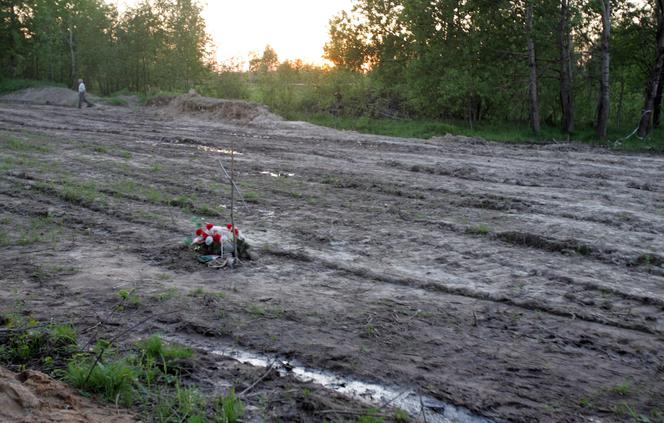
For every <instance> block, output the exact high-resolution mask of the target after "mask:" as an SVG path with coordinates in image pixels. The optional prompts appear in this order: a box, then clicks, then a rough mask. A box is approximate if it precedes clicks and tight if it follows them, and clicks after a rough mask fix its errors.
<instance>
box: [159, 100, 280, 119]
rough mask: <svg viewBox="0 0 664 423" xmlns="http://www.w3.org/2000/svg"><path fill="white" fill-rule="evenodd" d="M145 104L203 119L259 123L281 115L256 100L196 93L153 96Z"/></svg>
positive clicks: (163, 110)
mask: <svg viewBox="0 0 664 423" xmlns="http://www.w3.org/2000/svg"><path fill="white" fill-rule="evenodd" d="M146 105H147V106H150V107H155V108H159V109H161V111H162V112H163V113H165V114H168V115H173V116H181V115H183V114H184V115H188V116H192V117H196V118H202V119H205V120H226V121H233V122H234V123H246V124H254V125H259V126H266V125H270V124H272V123H275V122H280V121H282V118H281V117H279V116H277V115H275V114H274V113H272V112H270V111H269V110H268V108H267V107H265V106H263V105H260V104H257V103H252V102H249V101H242V100H224V99H219V98H211V97H203V96H201V95H198V94H195V93H189V94H184V95H181V96H178V97H155V98H153V99H151V100H149V101H148V102H147V104H146Z"/></svg>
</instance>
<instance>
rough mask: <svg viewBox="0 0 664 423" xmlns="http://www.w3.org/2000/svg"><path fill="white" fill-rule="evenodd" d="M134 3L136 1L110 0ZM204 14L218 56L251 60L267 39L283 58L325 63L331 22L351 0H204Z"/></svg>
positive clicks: (261, 50)
mask: <svg viewBox="0 0 664 423" xmlns="http://www.w3.org/2000/svg"><path fill="white" fill-rule="evenodd" d="M109 1H110V2H112V3H115V4H119V5H120V7H121V8H122V6H123V5H125V4H130V5H131V4H134V3H136V2H137V0H109ZM201 3H202V4H203V5H204V11H203V16H204V18H205V21H206V23H207V30H208V33H209V34H210V35H211V36H212V39H213V42H214V44H215V48H216V53H217V54H216V56H217V60H218V61H222V62H223V61H227V60H229V59H232V58H235V59H236V61H238V62H247V61H248V58H249V54H250V53H251V52H256V53H257V54H258V55H261V54H262V53H263V49H264V48H265V46H266V45H267V44H269V45H271V46H272V48H274V49H275V51H276V52H277V55H278V56H279V60H280V61H284V60H286V59H290V60H294V59H302V60H303V61H304V62H307V63H315V64H322V63H323V59H322V57H321V56H322V55H323V45H324V44H325V42H326V41H327V40H328V21H329V19H330V18H331V17H332V16H333V15H335V14H337V13H338V12H340V11H341V10H344V9H345V10H350V7H351V0H207V3H206V2H205V1H204V0H203V1H201Z"/></svg>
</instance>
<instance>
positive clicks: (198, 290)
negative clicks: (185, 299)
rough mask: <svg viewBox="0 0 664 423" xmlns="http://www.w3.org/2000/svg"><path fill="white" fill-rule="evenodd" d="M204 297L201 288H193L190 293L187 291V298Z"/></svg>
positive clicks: (203, 291)
mask: <svg viewBox="0 0 664 423" xmlns="http://www.w3.org/2000/svg"><path fill="white" fill-rule="evenodd" d="M204 295H205V290H204V289H203V288H201V287H200V286H199V287H198V288H194V289H192V290H191V291H189V296H190V297H194V298H196V297H202V296H204Z"/></svg>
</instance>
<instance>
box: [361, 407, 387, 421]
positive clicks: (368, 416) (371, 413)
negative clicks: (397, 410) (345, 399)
mask: <svg viewBox="0 0 664 423" xmlns="http://www.w3.org/2000/svg"><path fill="white" fill-rule="evenodd" d="M358 421H359V422H360V423H383V422H384V421H385V419H384V418H383V416H381V414H380V411H379V410H376V409H375V408H370V409H369V410H367V412H366V413H365V414H363V415H361V416H360V418H359V419H358Z"/></svg>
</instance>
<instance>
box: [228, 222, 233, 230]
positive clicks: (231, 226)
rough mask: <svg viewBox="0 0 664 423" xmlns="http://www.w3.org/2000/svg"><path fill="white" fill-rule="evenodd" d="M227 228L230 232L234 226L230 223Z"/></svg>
mask: <svg viewBox="0 0 664 423" xmlns="http://www.w3.org/2000/svg"><path fill="white" fill-rule="evenodd" d="M226 228H227V229H228V230H229V231H230V230H231V229H232V228H233V225H231V224H230V223H227V224H226Z"/></svg>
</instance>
